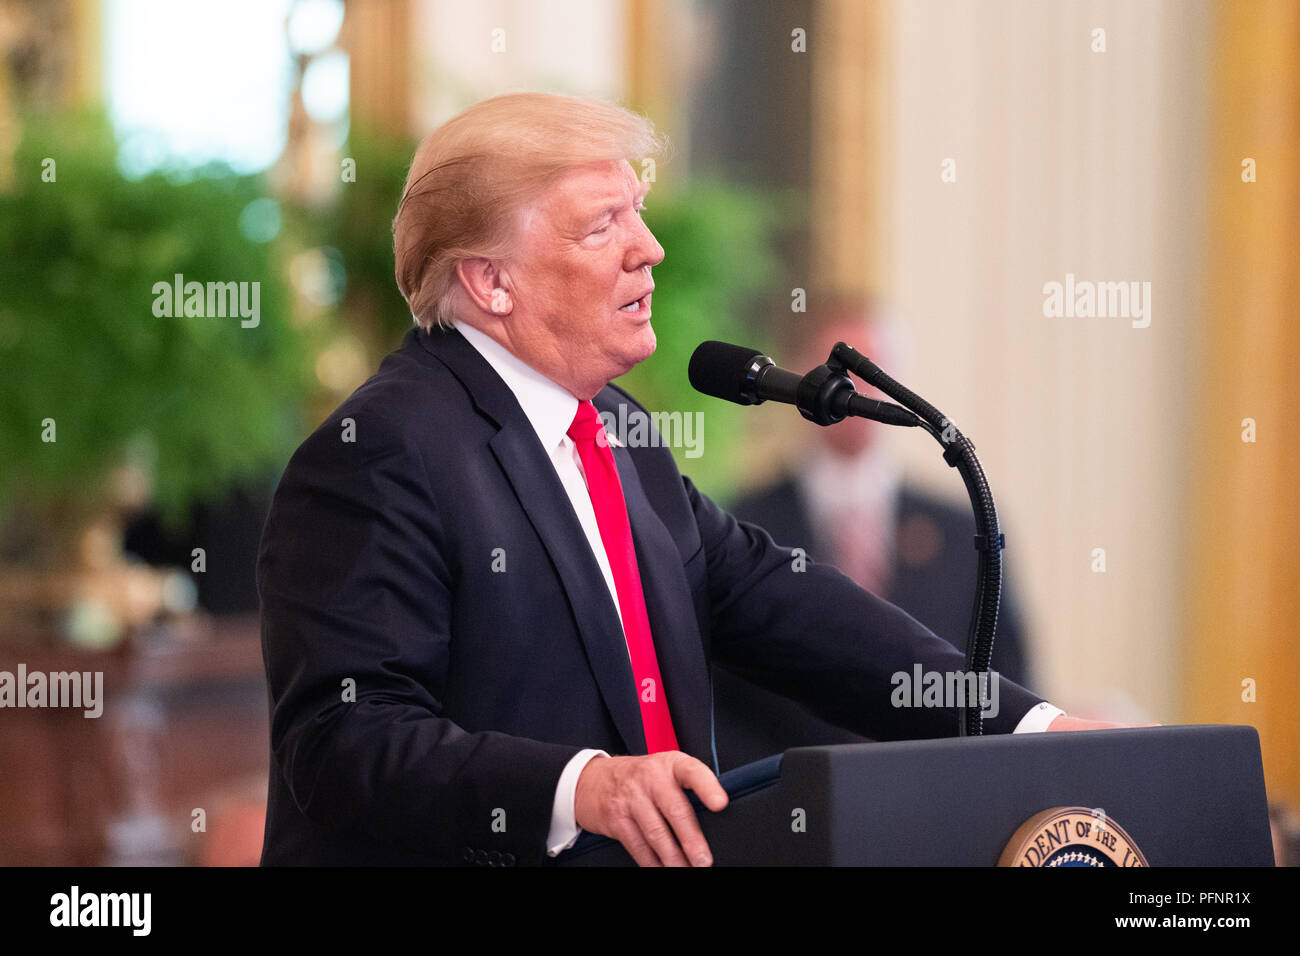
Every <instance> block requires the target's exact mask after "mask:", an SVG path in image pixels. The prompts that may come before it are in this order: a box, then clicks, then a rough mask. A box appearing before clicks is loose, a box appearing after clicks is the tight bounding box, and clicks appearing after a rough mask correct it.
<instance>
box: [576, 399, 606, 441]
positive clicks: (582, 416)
mask: <svg viewBox="0 0 1300 956" xmlns="http://www.w3.org/2000/svg"><path fill="white" fill-rule="evenodd" d="M604 432H605V425H604V423H603V422H602V421H601V420H600V414H599V413H598V412H597V411H596V406H595V405H593V404H591V402H579V403H578V412H577V414H575V415H574V416H573V424H571V425H570V426H569V432H568V434H569V437H570V438H572V439H573V440H574V441H575V442H588V441H593V440H594V439H596V438H597V436H599V435H602V434H604Z"/></svg>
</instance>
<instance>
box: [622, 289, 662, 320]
mask: <svg viewBox="0 0 1300 956" xmlns="http://www.w3.org/2000/svg"><path fill="white" fill-rule="evenodd" d="M653 291H654V290H653V289H651V290H650V292H653ZM650 292H646V293H644V294H643V295H642V296H641V297H640V298H638V299H633V300H632V301H631V302H628V303H627V304H626V305H620V306H619V307H618V311H620V312H628V313H631V314H635V313H637V312H640V311H641V310H642V309H648V308H650Z"/></svg>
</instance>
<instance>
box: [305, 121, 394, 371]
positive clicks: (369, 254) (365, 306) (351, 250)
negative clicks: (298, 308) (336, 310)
mask: <svg viewBox="0 0 1300 956" xmlns="http://www.w3.org/2000/svg"><path fill="white" fill-rule="evenodd" d="M416 145H417V144H416V142H415V141H414V140H409V139H405V138H402V137H393V136H391V135H388V134H383V133H379V132H375V131H367V130H364V129H362V130H358V129H356V128H355V127H354V128H353V130H352V132H351V135H350V136H349V138H348V144H347V147H346V154H347V156H348V157H349V158H351V159H353V160H355V161H356V181H355V182H344V183H343V184H342V186H341V188H340V191H339V197H338V200H337V201H336V202H333V203H331V204H330V205H329V206H327V207H326V208H324V209H321V210H318V211H316V212H314V213H313V214H312V215H310V217H309V225H308V228H309V229H310V230H312V232H313V235H315V236H316V237H317V239H318V241H320V242H321V243H322V244H324V245H327V246H332V247H334V248H336V249H338V250H339V252H340V254H341V255H342V258H343V267H344V269H345V271H346V272H347V291H346V293H345V297H346V299H345V310H346V311H347V313H348V316H349V325H350V326H353V325H355V323H356V322H358V321H359V322H360V323H361V324H362V329H361V330H360V331H363V332H365V333H368V335H369V338H370V339H371V344H372V345H373V346H374V347H375V349H376V350H378V351H379V352H380V354H384V353H386V352H388V351H389V350H390V349H394V348H396V347H397V345H398V343H399V342H400V341H401V338H402V336H403V335H405V334H406V333H407V332H408V331H409V330H410V329H411V326H412V322H411V312H410V310H409V309H408V308H407V306H406V301H405V300H404V299H403V298H402V293H401V292H399V291H398V289H397V279H396V276H395V274H394V269H393V217H394V216H396V215H397V203H398V201H399V200H400V199H401V196H402V187H403V186H404V185H405V184H406V171H407V169H408V168H409V167H410V165H411V157H412V156H414V155H415V147H416Z"/></svg>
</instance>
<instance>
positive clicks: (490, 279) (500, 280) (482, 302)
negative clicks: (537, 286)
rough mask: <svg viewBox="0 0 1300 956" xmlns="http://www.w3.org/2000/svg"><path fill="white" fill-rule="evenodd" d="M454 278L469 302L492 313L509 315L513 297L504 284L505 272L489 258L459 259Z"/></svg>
mask: <svg viewBox="0 0 1300 956" xmlns="http://www.w3.org/2000/svg"><path fill="white" fill-rule="evenodd" d="M456 278H458V279H459V280H460V285H461V288H463V289H464V290H465V294H466V295H467V296H469V299H470V301H471V302H473V303H474V304H475V305H476V306H478V307H479V308H480V309H482V310H483V311H484V312H489V313H491V314H492V315H509V314H510V313H511V312H512V311H513V310H514V307H515V303H514V298H513V297H512V296H511V295H510V292H509V291H508V289H507V286H506V284H505V273H504V272H503V271H502V270H501V269H500V267H499V266H498V265H497V263H495V262H493V261H492V260H491V259H461V260H460V261H459V262H457V263H456Z"/></svg>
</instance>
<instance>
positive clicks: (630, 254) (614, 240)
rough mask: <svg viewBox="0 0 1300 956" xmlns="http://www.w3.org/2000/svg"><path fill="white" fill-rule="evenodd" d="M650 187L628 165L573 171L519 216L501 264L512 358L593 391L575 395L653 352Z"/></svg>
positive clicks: (658, 255)
mask: <svg viewBox="0 0 1300 956" xmlns="http://www.w3.org/2000/svg"><path fill="white" fill-rule="evenodd" d="M648 189H649V186H648V184H646V183H642V182H640V181H639V180H638V179H637V177H636V173H635V172H633V170H632V166H631V165H630V164H629V163H627V162H625V161H623V162H615V163H600V164H593V165H591V166H583V167H579V168H578V169H576V170H575V171H573V172H571V173H569V174H567V175H566V176H565V177H564V178H562V179H561V180H559V181H557V182H556V183H554V184H552V185H551V186H550V187H549V188H548V189H547V190H546V191H545V192H543V193H542V194H541V195H540V196H539V197H538V200H537V202H536V204H535V205H534V207H533V208H532V209H531V210H530V211H529V212H527V213H525V216H524V220H523V226H522V233H521V241H520V244H519V253H518V255H517V256H516V257H515V258H514V259H513V260H512V261H510V262H509V263H507V264H506V268H505V272H506V275H507V276H508V278H509V285H510V289H509V291H510V293H511V299H512V306H513V308H512V310H511V312H510V315H509V317H508V318H507V320H506V323H505V324H506V326H507V328H508V332H507V334H508V336H509V338H510V339H511V342H512V344H513V346H514V349H515V352H516V354H517V355H519V357H520V358H522V359H524V361H526V362H528V363H529V364H531V365H532V366H533V367H534V368H536V369H538V371H540V372H542V373H543V374H546V375H548V376H549V377H550V378H552V379H554V380H556V381H557V382H559V383H560V384H562V385H564V386H565V387H566V388H568V389H569V390H570V391H573V392H574V393H575V394H578V392H590V394H578V397H579V398H590V397H592V396H593V395H595V393H596V391H599V389H600V388H601V387H603V386H604V384H605V383H606V382H608V381H609V380H610V379H612V378H617V377H618V376H620V375H622V374H623V373H624V372H626V371H628V370H629V369H631V368H632V366H634V365H636V364H637V363H638V362H642V361H644V360H645V359H647V358H649V357H650V356H651V355H652V354H653V353H654V350H655V334H654V330H653V329H652V328H651V327H650V290H652V289H653V288H654V282H653V280H652V279H651V278H650V269H651V267H652V266H656V265H658V264H659V263H660V262H662V261H663V258H664V250H663V247H662V246H660V245H659V243H658V242H657V241H655V237H654V236H653V235H652V234H651V233H650V230H649V229H648V228H647V227H646V224H645V223H644V222H643V221H642V220H641V209H642V200H643V199H644V197H645V194H646V192H647V191H648ZM628 306H630V308H626V307H628Z"/></svg>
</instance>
